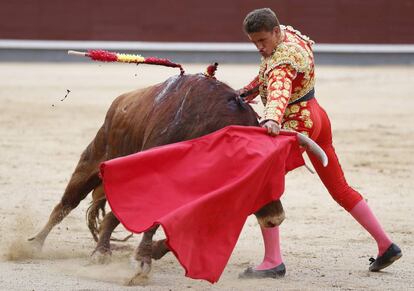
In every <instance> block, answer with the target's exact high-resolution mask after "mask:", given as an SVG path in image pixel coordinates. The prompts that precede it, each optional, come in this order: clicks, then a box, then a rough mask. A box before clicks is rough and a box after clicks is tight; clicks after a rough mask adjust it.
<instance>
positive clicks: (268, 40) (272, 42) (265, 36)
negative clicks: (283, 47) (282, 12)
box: [247, 26, 281, 58]
mask: <svg viewBox="0 0 414 291" xmlns="http://www.w3.org/2000/svg"><path fill="white" fill-rule="evenodd" d="M247 36H248V37H249V39H250V40H251V42H252V43H254V45H255V46H256V48H257V50H258V51H259V53H260V54H261V55H262V56H263V57H265V58H267V57H270V56H271V55H272V52H273V50H274V49H275V48H276V47H277V46H278V45H279V43H280V42H281V31H280V28H279V27H278V26H276V27H275V28H274V29H273V30H272V31H265V30H262V31H259V32H252V33H249V34H248V35H247Z"/></svg>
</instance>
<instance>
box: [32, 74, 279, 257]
mask: <svg viewBox="0 0 414 291" xmlns="http://www.w3.org/2000/svg"><path fill="white" fill-rule="evenodd" d="M228 125H248V126H258V122H257V118H256V113H255V112H254V111H253V109H252V108H251V107H250V106H249V105H248V104H246V103H244V102H243V101H242V100H241V99H240V98H239V97H238V96H237V93H236V92H235V91H234V90H233V89H231V88H230V87H229V86H227V85H225V84H223V83H222V82H220V81H218V80H216V79H213V78H208V77H206V76H204V75H202V74H196V75H179V76H173V77H171V78H169V79H168V80H166V81H165V82H163V83H160V84H157V85H154V86H151V87H148V88H145V89H141V90H136V91H133V92H129V93H126V94H123V95H121V96H119V97H118V98H117V99H116V100H115V101H114V102H113V103H112V105H111V107H110V109H109V111H108V113H107V115H106V117H105V122H104V124H103V125H102V127H101V128H100V129H99V131H98V133H97V135H96V137H95V138H94V139H93V140H92V142H91V143H90V144H89V145H88V147H87V148H86V149H85V151H84V152H83V153H82V155H81V158H80V160H79V163H78V165H77V167H76V169H75V171H74V173H73V175H72V177H71V179H70V181H69V183H68V185H67V187H66V189H65V192H64V195H63V197H62V199H61V201H60V203H59V204H57V205H56V206H55V208H54V210H53V211H52V213H51V215H50V218H49V221H48V223H47V224H46V225H45V227H44V228H43V229H42V230H41V231H40V232H39V233H38V234H37V235H36V236H35V237H33V238H32V239H30V240H32V241H34V243H36V244H37V245H38V246H39V247H41V246H42V245H43V243H44V241H45V239H46V237H47V235H48V234H49V232H50V231H51V230H52V228H53V227H54V226H55V225H56V224H58V223H60V222H61V221H62V219H63V218H64V217H65V216H66V215H67V214H69V212H70V211H71V210H72V209H74V208H75V207H76V206H77V205H78V204H79V203H80V201H81V200H83V199H84V198H85V197H86V196H87V194H88V193H89V192H91V191H92V190H94V195H93V196H94V201H95V200H96V201H97V202H99V205H98V207H96V208H94V209H93V210H94V212H93V213H94V215H97V214H96V213H98V212H99V209H102V198H103V196H104V192H103V189H102V187H101V180H100V178H99V176H98V172H99V164H100V163H101V162H103V161H105V160H109V159H113V158H116V157H120V156H125V155H128V154H132V153H135V152H139V151H142V150H146V149H149V148H152V147H155V146H160V145H165V144H169V143H174V142H178V141H184V140H189V139H193V138H197V137H200V136H202V135H205V134H208V133H211V132H213V131H216V130H218V129H220V128H223V127H225V126H228ZM266 209H268V210H266V211H265V212H263V213H264V215H263V213H262V211H259V213H260V214H261V216H260V217H261V219H260V221H261V224H263V225H265V226H271V225H274V224H275V221H279V222H281V221H280V219H279V220H277V219H276V220H275V219H270V222H269V223H268V222H263V221H264V220H265V219H264V217H267V216H269V215H270V214H271V215H273V216H274V215H277V216H279V217H281V216H283V209H282V208H281V204H280V202H279V201H278V202H277V203H272V204H269V205H268V206H266ZM269 209H273V210H271V211H270V212H269ZM280 212H282V213H280ZM118 224H119V221H118V220H117V219H116V217H115V216H114V215H113V214H112V213H111V212H109V213H108V214H106V215H105V217H104V219H103V221H102V223H101V226H100V231H99V241H98V244H97V248H96V251H97V252H98V253H101V254H108V253H110V249H109V248H110V245H109V239H110V237H111V234H112V231H113V230H114V229H115V228H116V226H117V225H118ZM95 236H96V234H95ZM144 238H145V236H144ZM151 239H152V235H151ZM147 245H148V244H147ZM150 251H151V249H150ZM144 254H145V255H148V254H146V253H145V252H144ZM141 255H142V254H141Z"/></svg>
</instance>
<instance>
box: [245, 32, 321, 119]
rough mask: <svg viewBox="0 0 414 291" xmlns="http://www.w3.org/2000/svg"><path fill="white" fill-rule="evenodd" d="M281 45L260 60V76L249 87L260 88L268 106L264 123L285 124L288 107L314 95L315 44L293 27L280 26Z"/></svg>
mask: <svg viewBox="0 0 414 291" xmlns="http://www.w3.org/2000/svg"><path fill="white" fill-rule="evenodd" d="M280 27H281V30H282V33H283V35H282V37H283V40H282V42H281V43H280V44H279V45H278V46H277V47H276V49H275V50H274V52H273V54H272V55H271V56H270V57H268V58H263V57H262V60H261V65H260V71H259V75H258V76H257V77H256V78H255V79H254V80H253V81H252V82H251V83H250V84H249V85H247V86H246V87H244V88H245V89H247V90H251V89H254V88H256V87H257V86H259V92H260V96H261V98H262V101H263V104H264V105H265V110H264V116H263V120H268V119H272V120H275V121H276V122H278V123H279V124H282V120H283V117H284V115H285V114H288V112H286V113H285V111H286V107H287V106H288V105H289V104H292V103H294V102H299V101H301V98H302V97H304V96H305V95H306V94H308V93H309V92H310V91H312V89H313V87H314V84H315V74H314V60H313V53H312V45H313V43H314V42H313V41H312V40H310V39H309V38H308V37H307V36H305V35H302V34H301V33H300V32H299V31H297V30H295V29H293V28H292V27H291V26H283V25H281V26H280ZM287 111H289V110H287Z"/></svg>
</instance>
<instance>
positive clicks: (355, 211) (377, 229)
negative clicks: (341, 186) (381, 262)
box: [349, 200, 392, 256]
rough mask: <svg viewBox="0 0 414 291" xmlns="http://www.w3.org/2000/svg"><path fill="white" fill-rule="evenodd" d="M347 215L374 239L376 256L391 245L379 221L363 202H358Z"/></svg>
mask: <svg viewBox="0 0 414 291" xmlns="http://www.w3.org/2000/svg"><path fill="white" fill-rule="evenodd" d="M349 213H351V215H352V216H353V217H354V218H355V219H356V221H358V222H359V224H360V225H362V226H363V227H364V228H365V229H366V230H367V231H368V232H369V233H370V234H371V236H372V237H373V238H374V239H375V241H376V242H377V245H378V255H379V256H380V255H382V254H383V253H384V252H385V251H386V250H387V249H388V247H389V246H390V245H391V243H392V241H391V239H390V238H389V237H388V235H387V234H386V233H385V231H384V230H383V229H382V227H381V225H380V223H379V221H378V220H377V218H376V217H375V215H374V213H372V211H371V209H370V208H369V206H368V204H367V203H366V202H365V200H361V201H360V202H358V204H357V205H355V206H354V208H352V210H351V211H350V212H349Z"/></svg>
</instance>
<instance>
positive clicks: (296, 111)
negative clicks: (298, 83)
mask: <svg viewBox="0 0 414 291" xmlns="http://www.w3.org/2000/svg"><path fill="white" fill-rule="evenodd" d="M299 109H300V108H299V106H298V105H296V104H294V105H292V106H290V111H291V112H292V113H298V112H299Z"/></svg>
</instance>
